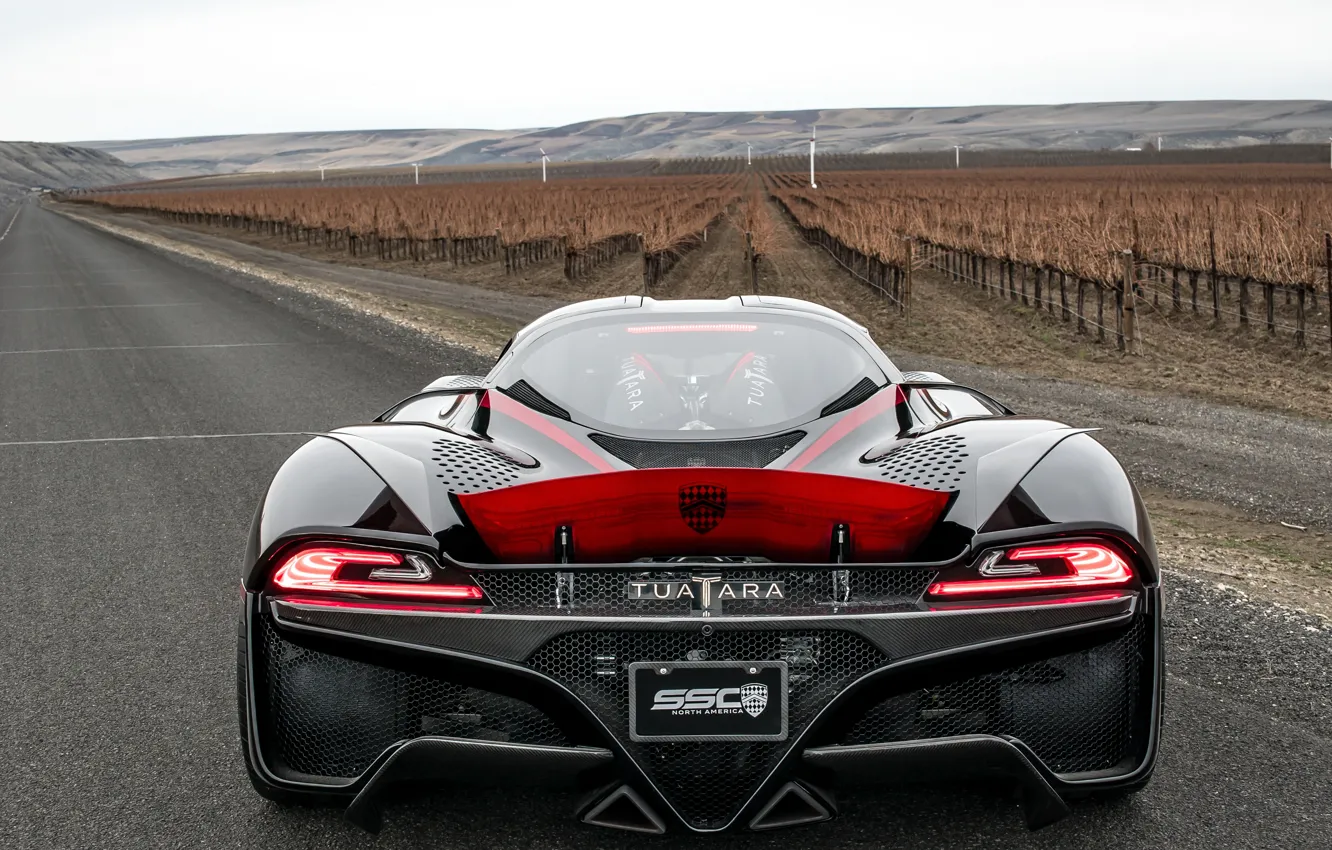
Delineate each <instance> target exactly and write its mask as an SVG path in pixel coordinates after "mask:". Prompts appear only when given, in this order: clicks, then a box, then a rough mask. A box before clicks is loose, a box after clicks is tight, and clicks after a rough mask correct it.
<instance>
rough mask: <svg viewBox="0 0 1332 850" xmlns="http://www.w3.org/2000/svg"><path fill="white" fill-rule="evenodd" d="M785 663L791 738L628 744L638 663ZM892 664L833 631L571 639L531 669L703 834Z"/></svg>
mask: <svg viewBox="0 0 1332 850" xmlns="http://www.w3.org/2000/svg"><path fill="white" fill-rule="evenodd" d="M685 660H711V661H764V660H774V661H786V662H787V664H788V665H789V669H790V691H789V694H788V697H787V698H788V700H789V702H788V712H789V731H790V737H789V739H788V740H786V741H780V742H759V743H731V742H710V743H692V742H682V743H642V742H635V741H631V740H630V739H629V734H628V733H629V678H628V677H629V673H628V669H627V668H628V665H629V664H631V663H632V662H635V661H685ZM887 661H888V659H887V657H886V656H884V655H883V653H881V652H880V651H879V650H877V649H875V648H874V647H873V646H871V645H870V644H869V643H867V642H866V641H865V640H864V639H862V638H861V637H859V636H858V635H853V634H850V633H849V632H840V631H833V630H804V631H789V632H782V631H722V630H718V632H717V633H715V634H713V635H711V636H708V637H704V636H703V635H702V634H700V633H699V632H696V631H695V632H675V631H673V632H650V631H648V632H644V631H635V632H572V633H569V634H565V635H561V636H560V637H557V638H555V639H553V640H551V641H550V642H549V643H547V644H546V645H545V646H543V647H542V648H541V649H540V650H538V651H537V652H536V654H534V655H533V656H532V658H531V659H530V660H529V661H528V664H529V665H530V666H532V667H533V668H535V669H536V670H539V671H540V672H542V673H545V674H546V675H548V676H550V677H551V678H554V679H557V680H559V681H560V682H562V683H564V684H565V685H566V686H567V687H569V688H570V689H571V690H573V692H574V693H575V694H577V695H578V696H579V697H581V698H582V699H583V700H584V701H585V702H586V703H587V704H588V706H589V707H590V708H592V710H593V711H595V712H596V713H597V714H598V715H599V716H600V717H601V719H602V720H604V721H605V722H606V725H607V727H608V728H609V729H610V730H611V732H612V733H613V734H614V735H616V736H617V737H618V738H619V739H620V742H621V743H622V744H623V745H624V746H625V748H626V749H627V750H628V751H629V752H630V753H631V754H632V755H633V757H634V760H635V761H637V762H638V764H639V765H640V766H641V767H642V768H643V769H644V770H645V771H646V772H647V774H648V775H649V776H650V777H651V778H652V780H653V781H654V782H655V783H656V784H657V786H658V788H660V789H661V792H662V794H663V795H664V796H665V797H666V799H667V800H669V801H670V803H671V805H672V806H674V807H675V809H676V811H678V812H679V813H680V815H681V816H682V817H684V819H685V820H686V821H688V822H689V823H690V824H692V825H693V826H694V827H695V828H698V829H717V828H720V827H722V826H725V825H726V824H727V823H729V822H730V821H731V820H732V819H733V818H734V817H735V815H736V814H737V813H738V812H739V809H740V807H741V806H743V805H744V803H745V802H746V801H747V800H748V799H749V797H750V796H751V795H752V794H753V793H754V792H755V791H756V790H758V786H759V784H760V783H761V782H762V781H763V780H764V779H765V778H766V777H767V776H768V774H769V773H770V772H771V771H772V769H773V768H774V767H775V766H776V765H777V762H778V761H779V760H780V759H781V757H782V755H783V754H785V752H786V751H787V750H788V749H790V747H791V744H792V743H793V742H794V741H795V739H796V738H797V737H798V736H799V735H800V733H801V732H803V731H804V729H805V727H806V726H807V725H808V724H809V722H810V720H812V719H813V718H814V715H816V714H817V713H818V712H819V710H820V709H822V708H823V707H824V706H826V705H827V704H828V703H829V702H830V701H831V700H832V698H833V697H834V696H835V695H836V694H837V693H839V692H840V691H841V690H842V689H843V688H845V687H846V686H847V685H848V684H849V683H850V682H852V681H854V680H855V679H856V678H858V677H860V676H862V675H864V674H865V673H867V672H869V671H870V670H873V669H875V668H876V667H879V666H880V665H882V664H885V663H887Z"/></svg>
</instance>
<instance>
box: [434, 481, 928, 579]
mask: <svg viewBox="0 0 1332 850" xmlns="http://www.w3.org/2000/svg"><path fill="white" fill-rule="evenodd" d="M948 499H949V494H947V493H941V492H938V491H935V490H923V489H921V488H919V487H907V486H904V485H901V484H892V483H888V482H883V481H869V480H864V479H859V478H848V477H844V476H840V475H823V474H819V473H811V472H791V471H788V470H781V469H728V468H707V469H703V468H699V469H695V468H687V469H640V470H627V471H622V472H606V473H600V474H596V475H582V476H577V477H573V478H560V479H555V480H551V481H538V482H534V483H532V484H522V485H518V486H516V487H507V488H504V489H501V490H492V491H490V492H486V493H472V494H469V495H461V496H458V500H459V502H460V503H461V504H462V509H463V511H464V512H465V513H466V514H467V518H468V520H469V521H470V522H471V523H472V525H473V526H474V527H475V528H476V530H477V532H478V533H479V534H480V535H481V538H482V539H483V540H484V541H485V542H486V545H487V546H489V547H490V550H491V551H492V552H494V553H495V556H496V557H497V558H498V559H499V560H500V561H501V562H502V563H510V564H538V563H539V564H549V563H552V562H553V561H554V559H555V532H556V529H558V528H559V527H560V526H561V525H568V526H571V527H572V528H573V543H574V560H575V561H576V562H578V563H588V562H594V563H605V562H618V561H631V560H634V559H636V558H642V557H653V556H662V557H664V556H672V555H750V556H755V555H757V556H763V557H766V558H771V559H773V560H777V561H787V562H794V563H820V562H827V561H829V560H830V557H831V551H832V533H833V527H834V526H835V525H836V524H837V523H846V524H847V525H848V526H849V527H850V530H851V546H852V549H851V560H854V561H857V562H861V563H865V562H873V561H899V560H902V559H904V558H905V557H906V556H907V555H909V554H910V553H911V552H912V551H913V550H914V549H915V548H916V546H917V545H919V544H920V542H921V540H923V539H924V537H925V535H926V534H928V533H929V531H930V528H932V527H933V525H934V523H935V521H936V520H937V519H938V518H939V515H940V514H941V513H942V512H943V510H944V508H945V507H946V506H947V504H948Z"/></svg>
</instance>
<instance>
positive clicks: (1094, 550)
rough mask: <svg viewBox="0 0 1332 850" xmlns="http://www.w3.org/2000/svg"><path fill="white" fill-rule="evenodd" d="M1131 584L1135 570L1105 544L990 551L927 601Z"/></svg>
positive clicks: (933, 586) (936, 587)
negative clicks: (975, 565) (976, 564)
mask: <svg viewBox="0 0 1332 850" xmlns="http://www.w3.org/2000/svg"><path fill="white" fill-rule="evenodd" d="M1132 581H1133V568H1132V567H1130V566H1129V563H1128V561H1126V560H1125V559H1124V557H1123V556H1122V555H1120V554H1119V552H1118V551H1116V550H1115V549H1113V548H1112V547H1110V546H1107V545H1105V544H1103V543H1060V544H1057V545H1048V546H1023V547H1019V548H1016V549H1009V550H1007V551H1003V550H999V551H993V552H989V553H987V554H986V555H985V557H983V558H982V559H981V561H980V564H979V565H978V566H977V567H976V568H975V569H974V570H971V569H969V570H967V571H966V575H965V577H964V576H963V575H957V576H956V577H954V576H946V577H945V579H944V580H942V581H936V582H935V583H934V584H931V585H930V588H929V590H928V591H927V593H928V595H929V596H932V597H935V598H936V599H952V598H965V597H976V596H987V597H993V596H1017V595H1021V594H1024V593H1047V592H1060V591H1070V592H1071V591H1083V590H1090V591H1094V590H1098V589H1101V588H1112V587H1122V586H1124V585H1127V584H1129V583H1130V582H1132Z"/></svg>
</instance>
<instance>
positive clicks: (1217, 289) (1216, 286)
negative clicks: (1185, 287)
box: [1207, 227, 1221, 322]
mask: <svg viewBox="0 0 1332 850" xmlns="http://www.w3.org/2000/svg"><path fill="white" fill-rule="evenodd" d="M1207 252H1208V254H1209V255H1210V256H1211V259H1212V319H1213V320H1215V321H1218V322H1219V321H1221V281H1219V280H1217V279H1216V228H1215V227H1209V228H1207Z"/></svg>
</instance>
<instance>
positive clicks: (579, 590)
mask: <svg viewBox="0 0 1332 850" xmlns="http://www.w3.org/2000/svg"><path fill="white" fill-rule="evenodd" d="M690 569H692V570H693V571H695V572H696V573H708V572H711V573H717V574H720V575H721V577H722V578H723V579H725V580H726V581H740V582H755V583H759V584H764V583H768V582H782V584H783V587H784V598H782V599H777V598H768V599H748V600H739V601H734V602H731V601H726V602H722V603H721V604H722V610H723V613H727V614H746V613H753V614H765V615H772V614H781V615H785V616H794V615H798V614H800V613H802V612H809V613H814V614H828V613H830V612H831V610H832V609H833V608H837V609H839V610H845V609H854V610H856V611H860V612H862V613H868V612H871V611H892V610H903V609H907V608H913V607H915V604H916V602H917V600H919V599H920V597H921V595H922V594H924V592H925V588H927V587H929V585H930V582H932V581H934V578H935V576H936V575H937V573H935V572H934V571H933V570H919V569H917V570H912V569H878V570H864V569H856V570H837V569H835V568H833V567H828V568H824V569H817V570H792V569H786V568H766V569H765V568H756V569H730V568H727V567H726V566H725V565H724V564H716V565H709V564H692V565H690V568H689V569H683V568H682V569H669V568H656V569H644V570H642V571H629V570H599V571H594V570H587V571H582V572H566V573H563V574H562V575H563V576H564V577H565V578H564V580H563V584H561V578H560V576H561V573H559V572H558V571H556V570H494V571H489V572H481V571H478V572H477V573H475V574H474V575H475V578H476V580H477V582H478V583H479V584H480V585H481V586H482V587H483V588H484V589H485V591H486V595H487V596H488V597H490V600H491V602H493V603H494V604H495V605H497V606H499V607H500V608H502V609H506V610H504V613H506V614H518V613H526V612H532V611H539V610H541V609H550V608H556V607H568V608H572V609H573V610H576V611H580V612H581V613H585V614H604V615H618V616H624V615H644V614H662V615H668V614H681V613H688V611H689V610H690V604H691V602H690V599H689V598H688V597H685V598H682V599H672V600H664V599H662V600H659V599H629V598H628V597H629V593H628V591H629V583H630V582H679V581H683V582H688V581H689V578H690V575H691V572H690ZM557 593H558V596H557ZM557 598H558V599H559V600H560V601H559V604H557V602H556V600H557ZM657 660H661V659H657ZM749 660H759V659H749Z"/></svg>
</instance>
